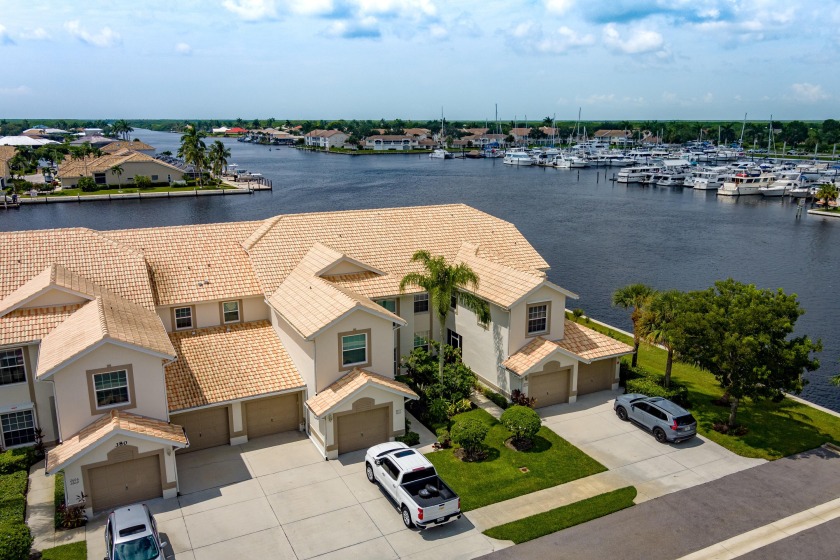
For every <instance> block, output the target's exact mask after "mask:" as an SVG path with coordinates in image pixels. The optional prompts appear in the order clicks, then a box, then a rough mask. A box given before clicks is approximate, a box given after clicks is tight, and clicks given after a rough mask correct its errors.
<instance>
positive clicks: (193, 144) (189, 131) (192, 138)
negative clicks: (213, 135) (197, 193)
mask: <svg viewBox="0 0 840 560" xmlns="http://www.w3.org/2000/svg"><path fill="white" fill-rule="evenodd" d="M204 136H205V134H204V132H202V131H200V130H198V128H197V127H196V126H195V125H188V126H187V127H186V128H185V129H184V134H183V135H182V136H181V147H180V148H178V157H179V158H181V159H183V160H184V162H186V163H188V164H192V165H193V166H195V169H196V172H197V173H198V185H199V186H201V184H202V181H201V177H202V172H203V169H204V166H205V164H206V161H207V155H206V153H207V152H206V150H207V146H206V145H205V144H204V140H202V138H204Z"/></svg>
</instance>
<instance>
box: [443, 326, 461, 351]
mask: <svg viewBox="0 0 840 560" xmlns="http://www.w3.org/2000/svg"><path fill="white" fill-rule="evenodd" d="M446 343H447V344H448V345H449V346H451V347H452V348H463V344H464V338H463V337H462V336H461V335H460V334H458V333H456V332H455V331H453V330H452V329H446Z"/></svg>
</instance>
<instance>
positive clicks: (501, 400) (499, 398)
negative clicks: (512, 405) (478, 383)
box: [481, 387, 509, 410]
mask: <svg viewBox="0 0 840 560" xmlns="http://www.w3.org/2000/svg"><path fill="white" fill-rule="evenodd" d="M481 394H482V395H484V396H485V397H487V398H488V399H490V400H491V401H493V404H495V405H496V406H498V407H499V408H501V409H502V410H504V409H506V408H507V407H508V405H509V403H508V400H507V399H506V398H505V396H504V395H502V394H500V393H497V392H496V391H494V390H493V389H490V388H489V387H481Z"/></svg>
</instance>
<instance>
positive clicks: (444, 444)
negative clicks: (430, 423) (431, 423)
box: [437, 428, 452, 449]
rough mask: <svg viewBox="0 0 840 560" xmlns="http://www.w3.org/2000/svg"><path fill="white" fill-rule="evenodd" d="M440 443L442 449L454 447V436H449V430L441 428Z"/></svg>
mask: <svg viewBox="0 0 840 560" xmlns="http://www.w3.org/2000/svg"><path fill="white" fill-rule="evenodd" d="M437 435H438V439H437V440H438V443H439V444H440V447H441V448H442V449H449V448H450V447H452V436H450V435H449V430H447V429H446V428H441V429H440V430H438V433H437Z"/></svg>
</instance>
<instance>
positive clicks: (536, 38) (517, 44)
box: [509, 21, 595, 54]
mask: <svg viewBox="0 0 840 560" xmlns="http://www.w3.org/2000/svg"><path fill="white" fill-rule="evenodd" d="M509 43H511V45H512V46H513V48H515V49H517V50H520V51H526V52H537V53H542V54H563V53H566V52H568V51H570V50H572V49H575V48H580V47H587V46H589V45H592V44H594V43H595V37H594V36H593V35H592V34H585V35H581V34H579V33H577V32H575V31H574V30H572V29H570V28H568V27H566V26H562V27H559V28H558V29H556V30H554V31H553V32H549V33H544V32H543V28H542V26H541V25H539V24H537V23H534V22H532V21H526V22H522V23H519V24H517V25H516V26H515V27H514V28H513V29H512V30H511V31H510V39H509Z"/></svg>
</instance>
